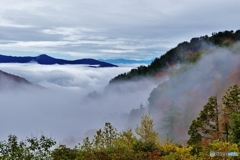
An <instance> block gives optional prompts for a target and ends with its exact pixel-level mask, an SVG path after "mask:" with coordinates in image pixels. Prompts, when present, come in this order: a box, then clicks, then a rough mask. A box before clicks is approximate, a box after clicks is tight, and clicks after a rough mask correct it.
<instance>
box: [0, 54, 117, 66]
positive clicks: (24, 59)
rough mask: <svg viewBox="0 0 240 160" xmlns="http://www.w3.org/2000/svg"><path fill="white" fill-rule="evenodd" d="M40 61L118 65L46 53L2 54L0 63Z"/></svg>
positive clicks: (62, 63) (41, 62)
mask: <svg viewBox="0 0 240 160" xmlns="http://www.w3.org/2000/svg"><path fill="white" fill-rule="evenodd" d="M33 62H35V63H38V64H44V65H52V64H60V65H64V64H87V65H99V66H98V67H117V65H114V64H111V63H107V62H102V61H98V60H95V59H90V58H85V59H78V60H64V59H57V58H53V57H50V56H48V55H46V54H42V55H39V56H36V57H30V56H25V57H16V56H6V55H0V63H33Z"/></svg>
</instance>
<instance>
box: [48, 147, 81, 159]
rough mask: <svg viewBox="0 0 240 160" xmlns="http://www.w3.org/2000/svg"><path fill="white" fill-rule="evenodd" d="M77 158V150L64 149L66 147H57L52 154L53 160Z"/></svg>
mask: <svg viewBox="0 0 240 160" xmlns="http://www.w3.org/2000/svg"><path fill="white" fill-rule="evenodd" d="M76 157H77V149H76V148H74V149H71V148H68V147H66V145H59V146H58V147H57V148H56V149H54V150H53V152H52V158H53V160H69V159H75V158H76Z"/></svg>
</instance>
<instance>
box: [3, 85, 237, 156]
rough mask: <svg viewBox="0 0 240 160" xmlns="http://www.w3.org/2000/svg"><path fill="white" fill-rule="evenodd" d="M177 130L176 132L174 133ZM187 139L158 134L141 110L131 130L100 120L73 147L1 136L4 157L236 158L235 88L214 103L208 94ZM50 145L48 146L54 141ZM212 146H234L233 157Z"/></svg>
mask: <svg viewBox="0 0 240 160" xmlns="http://www.w3.org/2000/svg"><path fill="white" fill-rule="evenodd" d="M174 134H176V135H177V134H178V133H174ZM188 134H189V135H190V138H189V140H188V141H187V143H184V142H179V143H176V142H175V143H174V142H173V141H172V140H171V139H169V138H167V139H161V138H160V137H161V135H158V133H157V132H156V131H155V130H154V122H153V119H152V118H151V116H150V115H144V116H142V119H141V122H140V124H139V125H137V126H136V128H135V130H134V131H133V130H132V129H127V130H125V131H121V132H119V131H117V129H116V128H114V127H113V126H112V125H111V123H109V122H108V123H105V127H104V128H103V129H99V130H98V131H97V132H96V134H95V136H94V138H93V139H89V138H88V137H87V138H85V139H84V140H83V141H82V143H81V144H79V145H78V146H76V147H74V148H68V147H66V146H65V145H58V146H57V147H56V142H55V141H54V140H52V139H51V138H47V137H45V136H41V137H40V138H36V137H33V138H27V139H26V140H25V141H20V142H19V141H18V140H17V137H16V136H14V135H10V136H9V138H8V140H6V141H2V142H0V158H1V159H3V160H23V159H24V160H135V159H136V160H173V159H174V160H195V159H198V160H206V159H223V158H227V159H239V157H237V156H236V154H238V155H239V156H240V88H239V86H237V85H234V86H231V87H230V88H229V89H228V91H227V92H226V93H225V95H224V96H223V98H222V103H219V102H218V100H217V97H216V96H213V97H210V98H209V100H208V102H207V103H206V105H204V106H203V109H202V110H201V111H200V114H199V116H198V117H197V118H196V119H195V120H193V121H192V124H191V126H190V128H189V131H188ZM54 146H55V148H54V149H53V147H54ZM211 152H225V153H226V152H235V153H234V154H235V156H234V157H218V156H215V157H210V153H211Z"/></svg>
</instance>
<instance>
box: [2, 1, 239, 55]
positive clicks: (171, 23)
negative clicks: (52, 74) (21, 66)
mask: <svg viewBox="0 0 240 160" xmlns="http://www.w3.org/2000/svg"><path fill="white" fill-rule="evenodd" d="M0 4H1V5H0V54H8V55H19V56H24V55H34V56H35V55H38V54H43V53H44V54H49V55H51V56H55V57H59V58H66V59H77V58H96V59H99V58H102V59H106V58H129V59H152V58H155V57H159V56H160V55H162V54H164V53H165V52H166V51H167V50H169V49H170V48H173V47H175V46H176V45H177V44H178V43H180V42H182V41H189V40H190V39H191V38H192V37H198V36H203V35H206V34H207V35H211V33H212V32H218V31H224V30H234V31H235V30H237V29H239V26H240V21H239V17H240V10H239V6H240V1H239V0H194V1H193V0H151V1H150V0H65V1H63V0H45V1H43V0H8V1H6V0H0Z"/></svg>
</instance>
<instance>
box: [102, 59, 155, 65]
mask: <svg viewBox="0 0 240 160" xmlns="http://www.w3.org/2000/svg"><path fill="white" fill-rule="evenodd" d="M153 60H154V59H150V60H132V59H123V58H117V59H99V61H104V62H107V63H113V64H150V63H151V62H152V61H153Z"/></svg>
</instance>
